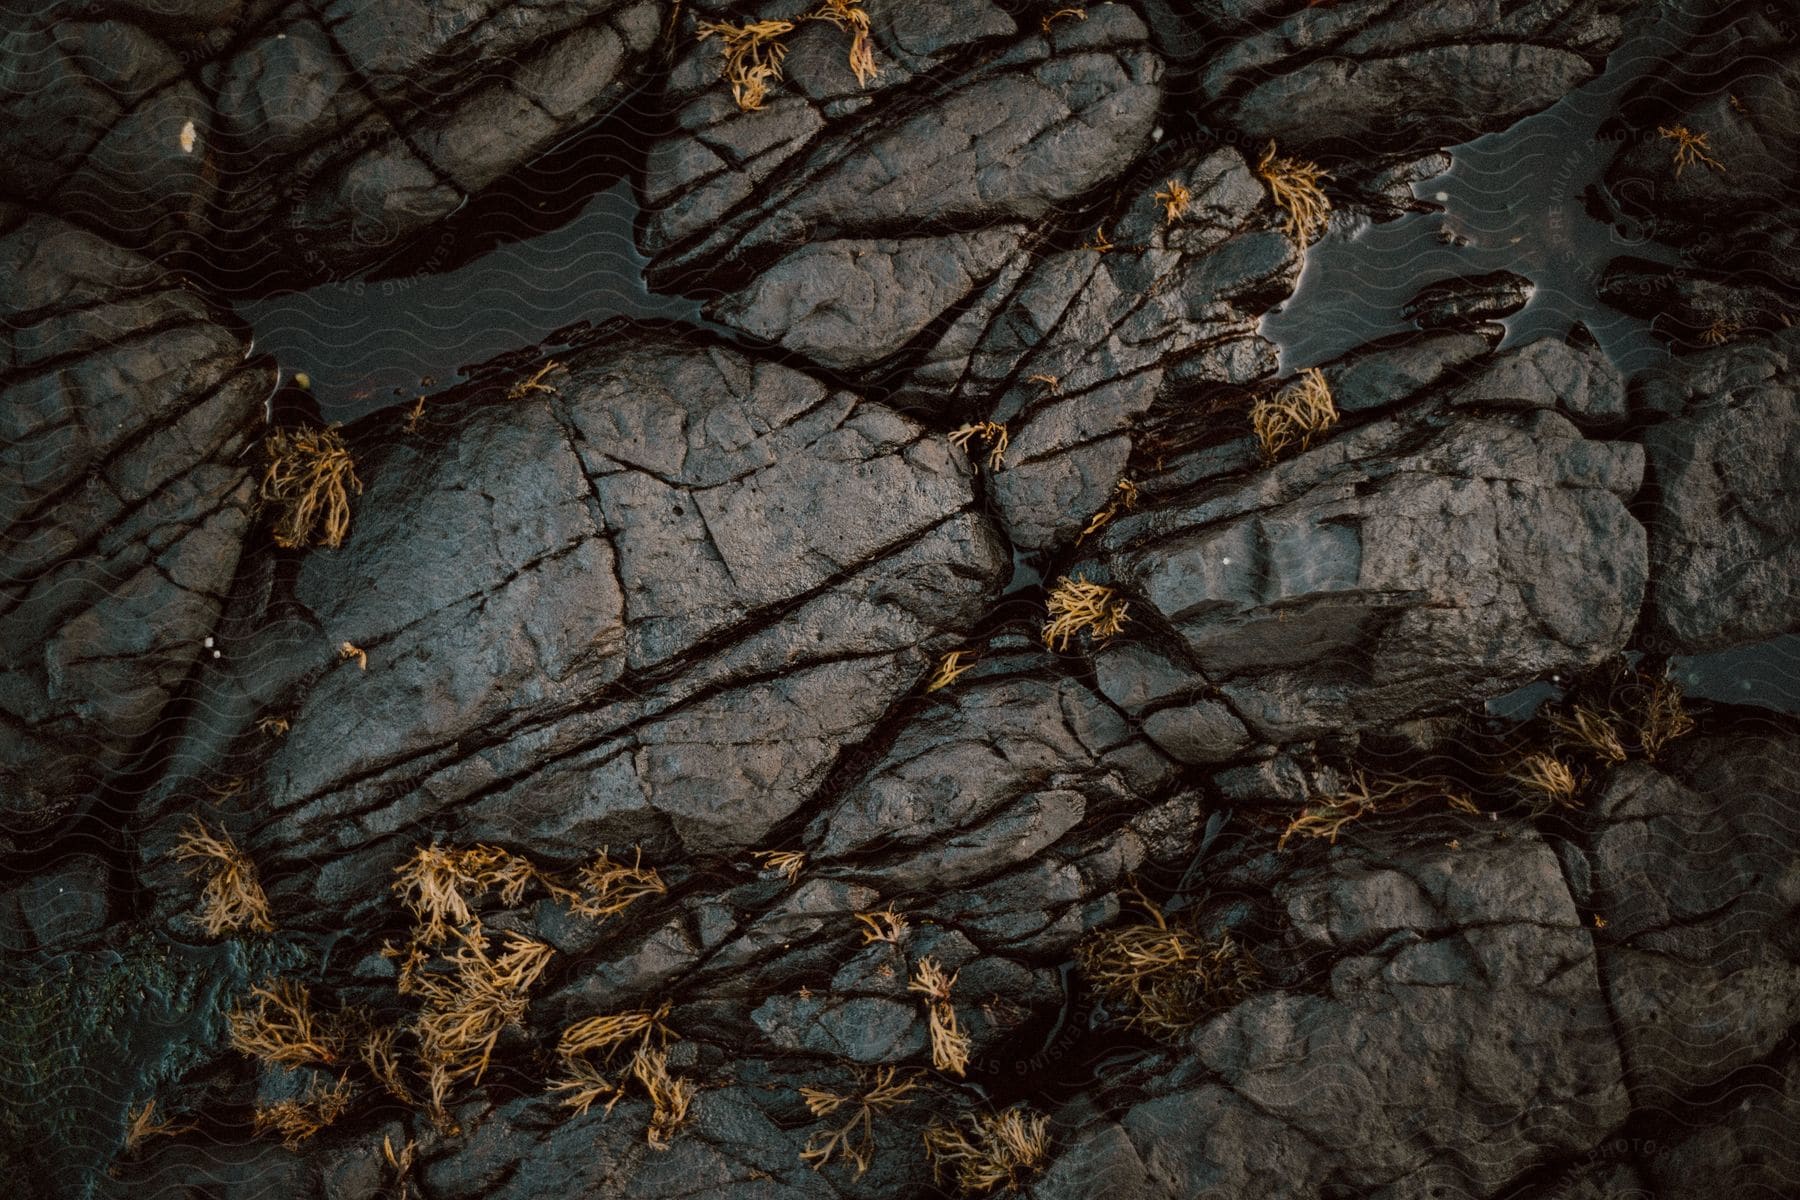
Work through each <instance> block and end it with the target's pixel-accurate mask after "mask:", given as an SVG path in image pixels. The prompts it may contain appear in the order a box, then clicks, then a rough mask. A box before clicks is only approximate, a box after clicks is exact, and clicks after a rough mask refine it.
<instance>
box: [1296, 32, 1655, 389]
mask: <svg viewBox="0 0 1800 1200" xmlns="http://www.w3.org/2000/svg"><path fill="white" fill-rule="evenodd" d="M1686 24H1687V21H1686V20H1685V19H1684V18H1682V17H1681V16H1679V15H1675V14H1667V13H1661V12H1652V13H1651V14H1649V15H1648V16H1647V17H1646V18H1645V25H1644V26H1643V27H1642V28H1640V29H1638V30H1637V31H1636V32H1635V33H1634V34H1633V35H1632V36H1630V37H1628V38H1627V39H1626V40H1625V42H1624V43H1622V44H1621V45H1620V46H1619V48H1618V49H1617V50H1615V51H1614V52H1613V53H1612V55H1611V57H1609V58H1608V59H1607V63H1606V70H1605V71H1604V72H1603V73H1602V74H1601V75H1600V76H1599V77H1598V78H1596V79H1595V80H1593V81H1592V82H1591V83H1589V84H1588V85H1587V86H1585V87H1582V88H1580V89H1578V90H1576V91H1575V92H1572V93H1571V94H1570V95H1568V96H1567V97H1565V98H1564V99H1563V100H1561V101H1560V102H1558V103H1557V104H1555V105H1553V106H1552V107H1551V108H1549V109H1547V110H1545V111H1544V112H1542V113H1539V114H1537V115H1535V116H1531V117H1526V118H1525V119H1523V120H1521V121H1519V122H1517V123H1516V124H1514V125H1513V126H1512V127H1511V128H1509V129H1505V130H1502V131H1501V132H1499V133H1493V134H1489V135H1487V136H1485V137H1481V138H1478V139H1476V140H1475V141H1472V142H1468V143H1465V144H1464V145H1461V146H1456V147H1453V148H1452V150H1451V155H1452V158H1453V163H1452V165H1451V167H1450V169H1449V170H1448V171H1447V172H1445V173H1444V174H1442V175H1439V176H1436V177H1434V178H1431V179H1427V180H1424V181H1421V182H1419V183H1415V184H1414V185H1413V186H1412V190H1413V194H1414V195H1415V196H1417V197H1418V198H1419V199H1421V200H1425V201H1427V202H1430V203H1432V204H1435V205H1437V206H1439V207H1440V208H1441V211H1439V212H1432V213H1416V214H1410V215H1407V216H1404V217H1401V218H1400V219H1398V220H1394V221H1389V222H1387V223H1385V224H1380V225H1377V224H1373V223H1372V222H1370V221H1369V220H1368V219H1367V218H1364V217H1343V216H1340V217H1339V218H1337V219H1336V220H1335V221H1334V222H1333V224H1332V228H1331V230H1330V232H1328V233H1327V234H1326V235H1325V236H1324V237H1323V238H1322V239H1321V240H1320V241H1319V242H1318V243H1317V244H1316V245H1314V246H1313V247H1312V248H1311V250H1309V251H1308V252H1307V261H1306V267H1305V270H1304V272H1303V273H1302V275H1301V277H1300V284H1299V287H1298V288H1297V289H1296V290H1295V293H1294V295H1293V296H1292V297H1291V298H1290V299H1289V300H1288V301H1287V302H1286V303H1285V304H1283V305H1282V306H1281V307H1280V308H1278V309H1276V310H1275V311H1274V312H1271V313H1270V314H1269V315H1268V316H1266V317H1264V318H1263V322H1262V331H1263V333H1264V334H1266V335H1267V336H1268V337H1269V338H1271V339H1272V340H1273V341H1275V343H1276V344H1277V345H1279V346H1280V347H1281V365H1282V370H1283V371H1284V372H1287V371H1294V370H1298V369H1300V368H1302V367H1308V366H1313V365H1316V364H1318V363H1321V362H1325V361H1327V360H1329V359H1332V358H1335V357H1336V356H1337V355H1339V354H1342V353H1344V352H1345V351H1347V350H1351V349H1354V348H1355V347H1357V346H1360V345H1362V344H1364V343H1365V342H1368V341H1371V340H1373V339H1375V338H1379V337H1382V336H1385V335H1387V334H1392V333H1399V332H1402V331H1404V330H1408V329H1412V328H1414V326H1413V323H1412V322H1411V321H1409V320H1408V319H1407V318H1406V317H1405V316H1404V315H1402V313H1401V307H1402V306H1403V305H1404V304H1405V303H1406V302H1407V301H1408V300H1410V299H1411V298H1412V297H1413V296H1414V295H1415V294H1416V293H1417V292H1418V291H1419V289H1420V288H1422V287H1424V286H1425V285H1426V284H1429V283H1434V282H1436V281H1438V280H1440V279H1447V278H1451V277H1454V276H1459V275H1475V274H1482V273H1485V272H1488V271H1495V270H1502V269H1504V270H1508V271H1513V272H1515V273H1517V274H1519V275H1523V276H1524V277H1525V278H1527V279H1529V280H1531V281H1532V283H1533V284H1535V285H1536V292H1535V294H1534V295H1533V297H1532V300H1531V302H1530V303H1529V304H1527V305H1526V306H1525V308H1524V309H1523V310H1521V311H1520V312H1518V313H1517V314H1515V315H1514V316H1512V317H1510V318H1508V319H1507V320H1506V321H1505V322H1504V324H1505V325H1506V329H1507V335H1506V341H1505V342H1504V343H1503V344H1504V345H1507V346H1517V345H1523V344H1525V343H1527V342H1532V341H1536V340H1537V339H1539V338H1544V337H1553V338H1560V337H1562V336H1564V335H1565V334H1567V333H1568V331H1569V329H1570V328H1571V326H1573V325H1574V324H1575V323H1576V322H1577V321H1579V322H1581V323H1582V324H1584V325H1586V326H1587V328H1588V330H1589V331H1590V332H1591V333H1593V335H1594V337H1595V339H1596V340H1597V341H1598V342H1599V343H1600V346H1601V348H1602V349H1603V350H1605V351H1606V353H1607V354H1608V356H1609V357H1611V358H1612V360H1613V361H1614V362H1615V363H1616V364H1617V365H1618V366H1619V368H1620V369H1621V370H1623V371H1625V372H1626V373H1628V374H1629V373H1630V372H1633V371H1638V370H1641V369H1643V368H1645V367H1649V366H1654V365H1655V364H1657V363H1659V362H1661V361H1662V360H1663V359H1665V358H1666V357H1668V351H1667V350H1666V349H1665V348H1664V347H1663V345H1662V344H1661V343H1660V342H1659V341H1658V340H1657V339H1656V338H1655V337H1654V336H1653V335H1652V334H1651V332H1650V325H1649V322H1647V321H1643V320H1639V319H1638V318H1635V317H1629V316H1626V315H1625V314H1624V313H1621V312H1619V311H1617V310H1616V309H1611V308H1608V307H1606V306H1605V305H1604V304H1602V303H1601V302H1600V300H1599V298H1598V296H1597V295H1596V293H1595V285H1596V283H1597V282H1598V280H1599V278H1600V274H1601V272H1602V270H1604V268H1605V267H1606V264H1607V263H1608V262H1610V261H1611V260H1612V259H1613V258H1615V257H1617V256H1619V255H1621V254H1627V253H1629V254H1635V255H1637V256H1638V257H1640V258H1647V259H1650V260H1652V261H1656V262H1673V261H1675V259H1676V255H1675V252H1674V251H1673V250H1670V249H1668V248H1667V247H1663V246H1659V245H1657V244H1655V243H1652V242H1649V241H1647V240H1646V239H1644V238H1643V237H1641V236H1640V235H1638V234H1637V233H1636V232H1635V230H1634V229H1633V228H1632V227H1631V225H1630V224H1629V223H1627V222H1619V223H1607V222H1603V221H1601V220H1597V219H1596V218H1595V217H1594V216H1593V215H1592V214H1591V213H1590V212H1589V211H1588V206H1587V204H1586V203H1585V200H1586V195H1585V193H1587V192H1588V190H1589V189H1590V188H1591V187H1594V186H1595V185H1597V184H1598V183H1599V182H1600V179H1601V177H1602V175H1604V173H1605V172H1606V169H1607V167H1608V166H1609V165H1610V164H1611V162H1612V160H1613V158H1614V156H1615V155H1616V154H1617V152H1618V150H1619V148H1620V145H1621V143H1620V142H1619V141H1617V140H1616V139H1615V137H1613V136H1604V135H1603V134H1602V128H1603V126H1604V125H1605V124H1606V122H1607V121H1608V120H1609V119H1610V118H1611V117H1613V116H1614V115H1615V114H1616V113H1617V112H1618V109H1619V105H1620V102H1621V101H1622V100H1623V98H1624V96H1625V93H1626V92H1627V91H1628V90H1629V89H1630V87H1631V86H1632V85H1633V84H1635V83H1636V82H1637V81H1638V80H1640V79H1641V78H1643V77H1644V76H1645V75H1646V74H1649V73H1650V72H1652V71H1654V70H1655V69H1657V68H1658V67H1659V66H1666V64H1667V62H1668V59H1669V58H1670V56H1671V55H1673V54H1674V53H1675V52H1676V51H1677V50H1678V49H1679V48H1680V46H1681V43H1682V40H1683V39H1684V37H1685V36H1686V33H1685V26H1686Z"/></svg>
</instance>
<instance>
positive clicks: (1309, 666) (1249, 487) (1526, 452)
mask: <svg viewBox="0 0 1800 1200" xmlns="http://www.w3.org/2000/svg"><path fill="white" fill-rule="evenodd" d="M1365 365H1366V364H1365ZM1183 471H1184V467H1183V465H1182V464H1174V465H1172V466H1171V467H1170V470H1169V473H1168V475H1167V476H1166V477H1165V479H1166V482H1165V481H1159V480H1157V479H1156V478H1154V477H1153V478H1152V479H1151V481H1150V486H1151V488H1152V489H1154V491H1153V492H1152V494H1153V495H1156V496H1157V500H1156V502H1155V503H1154V505H1153V506H1146V508H1145V509H1144V510H1141V511H1139V512H1138V513H1135V514H1131V515H1128V516H1124V517H1121V518H1119V519H1117V520H1115V521H1114V522H1113V523H1112V524H1111V525H1109V526H1108V527H1107V528H1106V529H1105V530H1103V531H1102V533H1101V534H1100V535H1099V538H1098V541H1097V545H1096V548H1095V552H1094V555H1093V559H1092V564H1093V565H1092V566H1090V567H1087V568H1085V570H1084V569H1083V568H1081V567H1079V566H1078V567H1077V568H1076V573H1080V574H1085V575H1086V576H1087V577H1089V578H1093V577H1096V576H1097V575H1100V574H1103V575H1104V576H1105V577H1106V578H1108V579H1110V580H1111V581H1112V582H1113V583H1114V584H1115V585H1117V586H1118V587H1120V588H1121V589H1122V590H1123V592H1124V594H1125V595H1126V596H1128V597H1129V598H1130V600H1129V602H1130V604H1131V609H1130V613H1131V616H1132V620H1133V624H1134V625H1135V626H1137V627H1138V629H1141V630H1142V631H1143V634H1142V636H1143V637H1144V639H1145V640H1146V648H1145V649H1144V650H1141V651H1138V652H1137V653H1139V654H1140V655H1149V656H1150V657H1151V659H1152V660H1153V661H1154V660H1158V659H1160V660H1161V661H1160V663H1156V664H1155V665H1154V666H1153V667H1152V668H1151V670H1152V671H1153V675H1152V678H1160V677H1168V676H1173V677H1174V678H1172V679H1170V680H1169V682H1167V683H1162V682H1157V683H1153V684H1150V685H1149V688H1150V690H1149V691H1147V692H1146V691H1144V686H1145V685H1143V684H1141V683H1128V682H1121V683H1120V684H1119V685H1117V690H1116V691H1115V692H1114V695H1115V699H1117V700H1118V701H1119V702H1120V703H1131V704H1133V706H1134V708H1135V709H1136V711H1139V712H1141V713H1147V712H1149V711H1151V710H1153V709H1155V708H1156V707H1158V706H1160V705H1163V704H1166V703H1167V702H1168V701H1169V700H1170V699H1172V698H1179V697H1181V696H1185V695H1190V694H1197V693H1198V692H1201V691H1205V692H1208V693H1211V694H1212V698H1213V700H1215V701H1216V703H1212V704H1209V705H1208V706H1207V708H1206V709H1205V710H1204V712H1203V714H1197V715H1194V716H1191V717H1188V718H1184V720H1193V719H1204V720H1205V722H1206V723H1207V724H1208V725H1209V726H1213V727H1215V728H1217V729H1218V730H1220V731H1221V732H1220V733H1219V734H1218V736H1223V737H1225V738H1226V740H1227V742H1228V743H1229V742H1231V741H1234V740H1235V739H1236V738H1237V736H1238V735H1237V734H1236V724H1235V723H1234V722H1232V721H1230V720H1228V719H1227V712H1226V711H1225V710H1229V715H1230V716H1232V717H1235V718H1236V721H1240V722H1242V723H1243V725H1245V726H1247V727H1248V728H1249V730H1250V731H1251V732H1252V733H1253V734H1254V735H1255V736H1256V737H1258V738H1260V739H1264V740H1267V741H1272V742H1284V741H1294V740H1299V739H1305V738H1311V737H1317V736H1319V735H1321V734H1325V733H1342V732H1353V731H1355V730H1357V729H1361V728H1368V727H1373V726H1381V725H1385V724H1387V723H1389V722H1392V721H1397V720H1403V719H1405V718H1408V717H1412V716H1417V715H1421V714H1423V713H1428V712H1431V711H1441V710H1442V709H1443V708H1444V707H1445V706H1447V705H1449V704H1450V703H1452V702H1453V697H1455V696H1460V695H1466V694H1470V693H1475V694H1483V695H1493V694H1498V693H1500V692H1504V691H1506V690H1508V689H1509V688H1511V687H1513V686H1516V685H1518V684H1520V683H1523V682H1526V681H1528V680H1529V679H1532V678H1534V677H1536V676H1538V675H1540V674H1545V673H1549V672H1553V671H1557V670H1568V669H1572V668H1577V667H1580V666H1584V665H1593V664H1596V663H1598V662H1600V661H1602V660H1603V659H1605V658H1607V657H1609V656H1611V655H1612V654H1614V653H1615V652H1616V651H1617V650H1618V649H1619V648H1620V647H1621V646H1622V645H1624V643H1625V640H1626V638H1627V636H1628V635H1629V634H1630V632H1631V629H1632V626H1633V624H1634V622H1635V620H1636V615H1637V608H1638V603H1639V600H1640V599H1641V597H1642V594H1643V588H1644V579H1645V541H1644V533H1643V529H1642V528H1641V527H1640V526H1639V525H1638V524H1637V522H1636V521H1634V520H1633V519H1632V518H1631V516H1630V514H1629V513H1628V512H1627V511H1626V508H1625V501H1626V500H1627V499H1629V498H1630V497H1631V496H1632V495H1633V494H1634V493H1635V492H1636V490H1637V487H1638V483H1639V481H1640V478H1641V476H1642V472H1643V456H1642V453H1641V452H1640V451H1639V450H1638V449H1637V447H1635V446H1632V445H1629V444H1614V443H1605V442H1595V441H1589V440H1587V439H1584V438H1583V437H1582V436H1581V435H1580V434H1579V433H1578V432H1577V431H1576V429H1575V428H1574V427H1573V426H1572V425H1571V424H1569V422H1568V421H1567V420H1565V419H1564V418H1562V417H1561V416H1559V415H1557V414H1555V413H1548V412H1539V413H1530V414H1525V415H1500V414H1496V415H1492V416H1474V415H1456V414H1454V413H1451V412H1446V411H1443V410H1442V409H1437V408H1435V406H1429V405H1427V406H1425V407H1424V408H1422V409H1420V410H1415V411H1413V412H1410V413H1407V414H1405V415H1404V416H1401V417H1398V418H1395V419H1390V420H1378V421H1374V422H1372V423H1369V424H1366V425H1363V426H1361V427H1358V428H1355V429H1352V430H1348V431H1346V432H1344V433H1341V434H1338V435H1337V436H1335V437H1333V438H1331V439H1330V440H1329V441H1327V442H1326V443H1325V444H1324V445H1321V446H1318V447H1315V448H1314V449H1312V450H1311V451H1308V452H1307V453H1305V454H1303V455H1300V456H1299V457H1297V458H1294V459H1292V460H1290V461H1287V462H1284V463H1281V464H1279V465H1277V466H1276V467H1275V468H1273V469H1272V470H1270V471H1267V472H1263V473H1258V474H1257V475H1255V476H1253V477H1251V478H1248V479H1244V480H1228V481H1226V482H1221V483H1218V484H1213V485H1210V486H1209V485H1207V484H1205V483H1200V484H1198V485H1192V484H1189V485H1187V489H1188V490H1184V491H1177V490H1176V489H1177V488H1181V487H1182V485H1183V484H1184V482H1185V481H1184V480H1183V479H1182V474H1183ZM1196 487H1197V490H1195V489H1196ZM1165 489H1166V490H1165ZM1165 496H1166V497H1167V498H1166V499H1164V498H1163V497H1165ZM1136 632H1137V631H1136V630H1133V631H1132V636H1135V635H1136ZM1112 652H1113V651H1112V650H1111V649H1110V648H1109V649H1108V650H1106V651H1103V652H1102V653H1103V655H1104V654H1110V653H1112ZM1122 674H1123V676H1125V677H1129V676H1133V675H1135V672H1124V673H1122ZM1107 678H1108V676H1104V675H1103V677H1102V683H1103V686H1105V681H1106V679H1107ZM1176 679H1179V680H1181V682H1179V683H1177V682H1175V680H1176ZM1126 689H1135V690H1136V691H1137V692H1138V693H1140V695H1134V696H1132V697H1131V699H1127V698H1126ZM1221 705H1223V708H1221V707H1220V706H1221ZM1207 736H1208V737H1209V738H1210V737H1211V736H1212V735H1211V734H1209V735H1207ZM1204 753H1205V755H1206V757H1203V758H1202V759H1201V761H1206V758H1207V757H1213V755H1212V752H1210V751H1208V752H1204Z"/></svg>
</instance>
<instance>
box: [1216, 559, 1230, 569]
mask: <svg viewBox="0 0 1800 1200" xmlns="http://www.w3.org/2000/svg"><path fill="white" fill-rule="evenodd" d="M1219 561H1220V562H1222V563H1224V564H1225V565H1226V566H1228V567H1229V566H1230V565H1231V560H1230V559H1229V558H1222V559H1220V560H1219Z"/></svg>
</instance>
